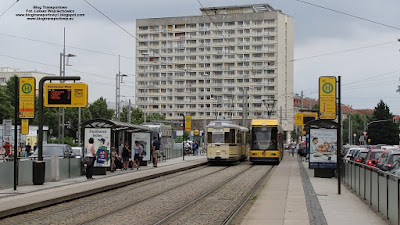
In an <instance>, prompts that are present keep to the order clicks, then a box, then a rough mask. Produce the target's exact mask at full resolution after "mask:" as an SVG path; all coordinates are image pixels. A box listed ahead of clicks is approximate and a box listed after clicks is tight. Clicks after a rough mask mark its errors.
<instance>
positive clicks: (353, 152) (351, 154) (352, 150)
mask: <svg viewBox="0 0 400 225" xmlns="http://www.w3.org/2000/svg"><path fill="white" fill-rule="evenodd" d="M360 150H367V149H366V148H360V147H357V148H350V149H349V150H348V152H347V153H346V155H345V156H344V158H345V159H348V160H353V158H354V156H355V155H356V154H357V153H358V151H360Z"/></svg>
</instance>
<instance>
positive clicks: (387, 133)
mask: <svg viewBox="0 0 400 225" xmlns="http://www.w3.org/2000/svg"><path fill="white" fill-rule="evenodd" d="M372 119H373V121H378V120H387V121H385V122H377V123H372V124H370V125H369V126H368V138H369V139H371V144H388V145H395V144H398V143H399V127H398V126H397V125H396V124H394V123H393V121H392V119H393V114H392V113H390V109H389V107H388V106H387V105H386V104H385V103H384V102H383V101H382V100H380V102H379V103H378V105H377V106H376V107H375V110H374V113H373V116H372ZM371 122H372V121H371Z"/></svg>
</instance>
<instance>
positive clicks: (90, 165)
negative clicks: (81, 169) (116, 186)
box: [85, 138, 96, 180]
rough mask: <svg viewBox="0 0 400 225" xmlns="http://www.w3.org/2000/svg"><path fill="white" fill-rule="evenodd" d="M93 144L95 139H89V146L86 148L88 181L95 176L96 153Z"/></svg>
mask: <svg viewBox="0 0 400 225" xmlns="http://www.w3.org/2000/svg"><path fill="white" fill-rule="evenodd" d="M93 143H94V139H93V138H89V144H88V146H86V148H85V162H86V178H87V179H88V180H90V179H94V178H93V177H92V176H93V166H94V160H95V156H96V152H95V150H94V145H93ZM86 158H89V160H86Z"/></svg>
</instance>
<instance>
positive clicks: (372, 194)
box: [342, 159, 400, 225]
mask: <svg viewBox="0 0 400 225" xmlns="http://www.w3.org/2000/svg"><path fill="white" fill-rule="evenodd" d="M342 182H344V183H345V184H346V185H347V186H348V187H349V188H351V189H352V190H353V191H354V192H356V193H357V195H359V196H360V197H361V198H362V199H363V200H365V201H367V202H368V203H369V204H370V205H372V207H373V208H375V209H376V210H377V211H379V212H380V213H381V214H382V215H383V216H384V217H385V218H386V219H388V220H389V221H390V222H391V223H393V224H398V225H399V224H400V205H399V204H400V198H399V197H400V178H399V177H397V176H394V175H392V174H389V173H388V172H384V171H382V170H379V169H377V168H375V167H372V166H368V165H365V164H362V163H357V162H354V161H349V160H347V159H344V160H343V163H342Z"/></svg>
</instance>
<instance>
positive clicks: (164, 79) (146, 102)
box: [135, 4, 294, 131]
mask: <svg viewBox="0 0 400 225" xmlns="http://www.w3.org/2000/svg"><path fill="white" fill-rule="evenodd" d="M200 10H201V12H202V15H199V16H186V17H168V18H151V19H138V20H137V21H136V35H137V41H136V95H135V96H136V105H137V106H138V107H139V108H140V109H141V110H143V111H144V112H145V113H148V114H149V113H161V114H165V115H166V118H167V119H168V120H178V119H182V116H183V115H192V121H193V122H192V127H193V129H202V128H203V127H204V124H206V123H208V122H209V121H210V120H215V119H231V120H236V121H237V123H238V124H243V122H244V120H243V116H245V119H247V120H246V122H244V123H245V125H247V126H248V125H249V124H250V122H249V121H250V120H251V119H253V118H260V117H275V118H279V119H280V120H281V124H282V126H283V128H284V130H287V131H289V130H293V122H294V121H293V118H294V117H293V30H294V29H293V18H292V17H290V16H287V15H285V14H283V13H282V12H281V11H279V10H275V9H273V8H272V7H271V6H269V5H266V4H263V5H246V6H229V7H213V8H202V9H200ZM205 121H206V122H205Z"/></svg>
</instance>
